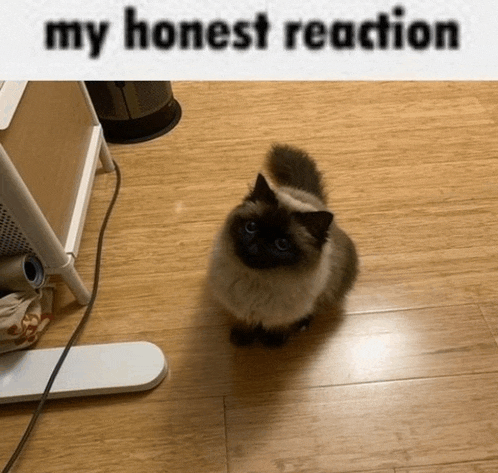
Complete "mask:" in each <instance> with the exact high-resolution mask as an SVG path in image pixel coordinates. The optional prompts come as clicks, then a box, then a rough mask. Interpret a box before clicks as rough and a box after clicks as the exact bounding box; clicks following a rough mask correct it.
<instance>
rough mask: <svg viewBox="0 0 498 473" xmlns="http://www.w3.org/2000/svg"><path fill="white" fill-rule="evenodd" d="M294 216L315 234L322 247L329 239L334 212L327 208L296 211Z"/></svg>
mask: <svg viewBox="0 0 498 473" xmlns="http://www.w3.org/2000/svg"><path fill="white" fill-rule="evenodd" d="M292 215H293V216H294V218H295V219H296V220H297V221H298V222H299V223H300V224H301V225H303V227H305V228H306V230H308V232H309V233H310V235H311V236H313V237H314V238H315V239H316V241H317V243H318V245H319V246H320V247H321V246H322V245H323V244H324V243H325V241H326V240H327V236H328V231H329V227H330V224H331V223H332V220H333V219H334V214H333V213H332V212H327V211H326V210H320V211H318V212H294V213H293V214H292Z"/></svg>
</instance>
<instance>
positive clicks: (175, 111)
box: [86, 81, 182, 143]
mask: <svg viewBox="0 0 498 473" xmlns="http://www.w3.org/2000/svg"><path fill="white" fill-rule="evenodd" d="M86 86H87V89H88V92H89V94H90V97H91V98H92V102H93V105H94V107H95V111H96V112H97V115H98V117H99V120H100V123H101V124H102V127H103V129H104V135H105V138H106V140H107V141H109V142H111V143H138V142H141V141H147V140H151V139H152V138H156V137H158V136H161V135H163V134H165V133H167V132H168V131H170V130H172V129H173V128H174V127H175V126H176V125H177V123H178V122H179V121H180V118H181V115H182V110H181V107H180V104H179V103H178V102H177V101H176V100H175V98H174V96H173V90H172V88H171V82H152V81H112V82H108V81H87V82H86Z"/></svg>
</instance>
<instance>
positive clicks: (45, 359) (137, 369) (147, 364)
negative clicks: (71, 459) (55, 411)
mask: <svg viewBox="0 0 498 473" xmlns="http://www.w3.org/2000/svg"><path fill="white" fill-rule="evenodd" d="M62 351H63V348H47V349H39V350H36V349H34V350H25V351H19V352H13V353H7V354H4V355H1V356H0V404H5V403H12V402H22V401H35V400H39V399H40V398H41V395H42V393H43V391H44V389H45V386H46V384H47V381H48V379H49V377H50V375H51V373H52V370H53V368H54V366H55V365H56V363H57V360H58V359H59V356H60V355H61V353H62ZM167 372H168V369H167V363H166V359H165V357H164V355H163V352H162V351H161V349H160V348H159V347H157V346H156V345H154V344H152V343H149V342H127V343H110V344H104V345H83V346H75V347H73V348H71V350H70V351H69V353H68V355H67V358H66V360H65V361H64V363H63V365H62V367H61V370H60V372H59V374H58V376H57V378H56V379H55V382H54V384H53V386H52V389H51V391H50V394H49V397H48V398H49V399H58V398H65V397H76V396H92V395H98V394H112V393H123V392H135V391H146V390H148V389H152V388H154V387H155V386H157V385H158V384H159V383H160V382H161V381H162V380H163V379H164V377H165V376H166V374H167Z"/></svg>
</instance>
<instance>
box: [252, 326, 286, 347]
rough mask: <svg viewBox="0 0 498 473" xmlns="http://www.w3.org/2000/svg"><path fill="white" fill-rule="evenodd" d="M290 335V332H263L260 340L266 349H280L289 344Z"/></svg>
mask: <svg viewBox="0 0 498 473" xmlns="http://www.w3.org/2000/svg"><path fill="white" fill-rule="evenodd" d="M289 335H290V333H289V331H288V330H263V331H262V332H261V333H260V335H259V339H260V340H261V343H263V345H265V346H266V347H269V348H278V347H281V346H282V345H284V344H285V342H287V340H288V339H289Z"/></svg>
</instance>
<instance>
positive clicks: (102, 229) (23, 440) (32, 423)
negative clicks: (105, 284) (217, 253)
mask: <svg viewBox="0 0 498 473" xmlns="http://www.w3.org/2000/svg"><path fill="white" fill-rule="evenodd" d="M113 163H114V167H115V170H116V187H115V190H114V194H113V196H112V199H111V202H110V203H109V207H108V208H107V212H106V214H105V216H104V220H103V221H102V226H101V227H100V232H99V239H98V242H97V255H96V257H95V272H94V277H93V287H92V293H91V296H90V301H89V302H88V305H87V306H86V309H85V312H84V314H83V316H82V317H81V320H80V321H79V323H78V325H77V326H76V329H75V330H74V332H73V334H72V335H71V338H70V339H69V341H68V342H67V344H66V346H65V348H64V350H63V352H62V354H61V356H60V357H59V360H58V361H57V364H56V365H55V367H54V369H53V371H52V374H51V375H50V378H49V380H48V382H47V385H46V386H45V390H44V391H43V394H42V397H41V398H40V401H39V402H38V405H37V407H36V409H35V411H34V413H33V416H32V417H31V420H30V422H29V424H28V426H27V427H26V430H25V432H24V434H23V436H22V438H21V440H20V441H19V444H18V445H17V448H16V449H15V451H14V453H13V454H12V456H11V457H10V459H9V461H8V462H7V464H6V465H5V467H4V468H3V470H2V473H8V472H9V471H10V469H11V468H12V467H13V465H14V463H15V462H16V461H17V459H18V458H19V456H20V454H21V452H22V450H23V448H24V446H25V445H26V442H27V441H28V439H29V437H30V435H31V432H32V431H33V429H34V427H35V424H36V422H37V420H38V418H39V417H40V414H41V412H42V410H43V406H44V405H45V402H46V400H47V398H48V395H49V393H50V389H52V385H53V384H54V381H55V378H56V377H57V375H58V373H59V371H60V369H61V366H62V364H63V363H64V360H65V359H66V357H67V354H68V353H69V350H70V349H71V347H72V346H73V345H74V343H75V342H76V340H77V339H78V337H79V336H80V335H81V333H82V331H83V329H84V328H85V325H86V323H87V321H88V319H89V317H90V314H91V312H92V309H93V305H94V303H95V299H96V298H97V291H98V288H99V280H100V266H101V261H102V247H103V243H104V234H105V230H106V228H107V223H108V222H109V218H110V216H111V213H112V209H113V208H114V204H115V203H116V199H117V198H118V194H119V189H120V188H121V170H120V169H119V166H118V164H117V163H116V161H114V160H113Z"/></svg>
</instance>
